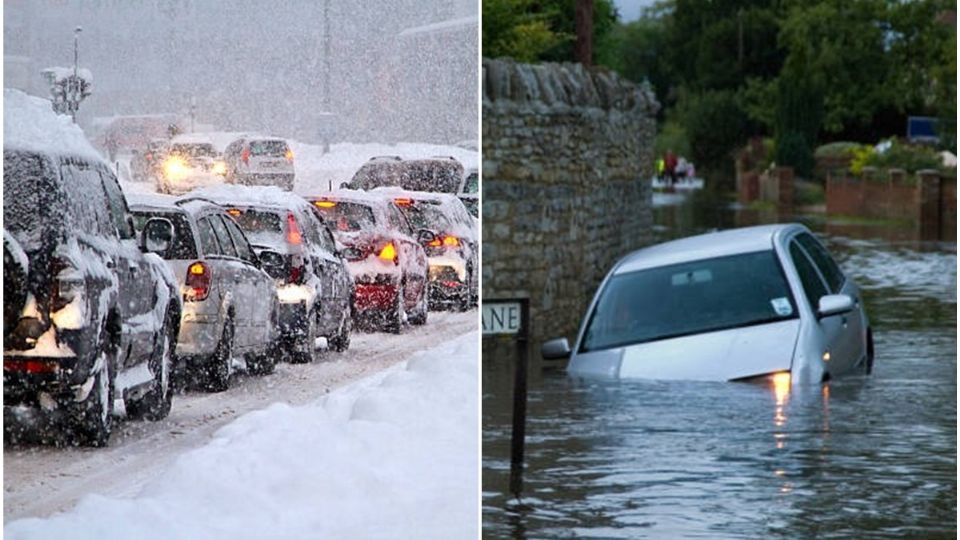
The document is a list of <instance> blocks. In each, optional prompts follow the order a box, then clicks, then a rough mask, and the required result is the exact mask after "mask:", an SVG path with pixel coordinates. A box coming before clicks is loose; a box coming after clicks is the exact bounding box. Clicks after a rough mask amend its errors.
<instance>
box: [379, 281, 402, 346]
mask: <svg viewBox="0 0 960 540" xmlns="http://www.w3.org/2000/svg"><path fill="white" fill-rule="evenodd" d="M403 289H404V287H403V284H402V283H401V284H400V286H399V287H397V301H396V302H394V306H393V307H392V308H391V309H390V311H388V312H387V320H386V321H385V322H384V325H383V329H384V330H385V331H387V332H389V333H391V334H399V333H400V330H401V328H403V315H404V308H403Z"/></svg>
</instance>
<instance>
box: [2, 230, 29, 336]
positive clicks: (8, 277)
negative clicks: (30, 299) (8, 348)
mask: <svg viewBox="0 0 960 540" xmlns="http://www.w3.org/2000/svg"><path fill="white" fill-rule="evenodd" d="M29 270H30V260H29V258H27V254H26V253H25V252H24V251H23V248H21V247H20V243H19V242H17V239H16V238H14V237H13V235H11V234H10V233H8V232H7V230H6V229H4V230H3V340H4V341H8V340H9V339H10V336H11V333H12V332H13V330H14V328H16V327H17V321H19V320H20V314H21V313H22V312H23V307H24V306H25V305H26V303H27V273H28V272H29Z"/></svg>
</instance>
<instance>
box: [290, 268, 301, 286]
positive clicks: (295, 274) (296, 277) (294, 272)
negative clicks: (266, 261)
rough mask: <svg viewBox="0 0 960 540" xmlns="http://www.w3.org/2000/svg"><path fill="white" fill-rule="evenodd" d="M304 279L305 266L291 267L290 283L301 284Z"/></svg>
mask: <svg viewBox="0 0 960 540" xmlns="http://www.w3.org/2000/svg"><path fill="white" fill-rule="evenodd" d="M302 279H303V266H293V265H290V275H289V276H288V279H287V282H288V283H300V280H302Z"/></svg>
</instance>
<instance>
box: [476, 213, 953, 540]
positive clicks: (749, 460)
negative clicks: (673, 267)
mask: <svg viewBox="0 0 960 540" xmlns="http://www.w3.org/2000/svg"><path fill="white" fill-rule="evenodd" d="M777 219H778V218H777V217H776V216H773V217H770V216H757V215H752V214H750V213H745V212H738V211H733V210H731V209H730V205H729V204H727V203H725V202H723V201H715V200H709V199H706V200H700V199H698V200H694V201H693V202H688V203H681V204H669V205H667V206H663V207H661V208H660V209H658V211H657V219H656V222H657V224H658V227H657V235H658V237H659V238H660V239H668V238H672V237H676V236H687V235H690V234H696V233H699V232H704V231H706V230H709V229H711V228H714V227H723V228H727V227H733V226H738V225H749V224H752V223H757V222H764V221H775V220H777ZM779 219H784V220H800V221H804V222H806V223H807V224H808V225H809V226H810V227H811V228H812V229H813V230H814V231H816V232H817V233H818V234H819V235H820V236H821V238H823V239H824V240H825V241H826V243H827V246H828V248H830V249H831V251H832V252H833V253H834V254H835V255H836V256H837V258H838V260H839V262H840V264H841V267H842V268H843V269H844V271H845V272H846V273H847V274H848V275H850V276H852V277H853V279H855V280H856V281H857V282H858V283H859V284H860V285H861V287H862V288H863V290H864V294H863V296H864V300H865V302H866V305H867V313H868V315H869V316H870V319H871V323H872V327H873V329H874V336H875V340H876V351H877V353H876V354H877V356H876V364H875V368H874V372H873V375H871V376H852V377H845V378H839V379H837V380H834V381H831V382H829V383H828V384H826V385H824V386H822V387H820V386H817V387H811V388H797V389H794V390H793V392H791V393H787V394H777V393H776V392H775V391H774V389H773V388H768V387H765V386H760V385H749V384H732V383H700V382H698V383H694V382H679V381H671V382H663V381H630V382H600V381H581V380H576V379H572V378H569V377H567V376H566V375H565V374H564V372H563V371H562V370H558V369H544V370H540V369H536V368H537V367H540V364H539V362H535V363H534V366H535V369H533V371H534V374H533V375H532V376H531V383H530V391H529V398H530V401H529V405H528V415H529V416H528V419H529V421H528V425H527V447H526V456H527V460H526V463H527V468H526V473H525V475H524V483H525V486H524V496H523V499H522V503H523V504H522V505H518V504H516V502H515V501H511V498H512V497H511V496H510V495H508V494H507V493H506V492H507V491H508V490H507V485H508V478H509V467H510V463H509V455H510V443H509V438H510V411H511V408H510V407H511V403H510V396H511V384H512V379H511V372H510V369H509V366H510V365H511V364H510V361H509V360H507V359H496V360H493V361H488V358H486V357H485V358H484V380H483V392H484V396H483V426H484V428H483V429H484V433H483V490H484V493H483V531H484V536H485V537H490V538H567V537H590V538H644V537H649V538H678V537H688V538H689V537H696V538H766V537H773V538H797V537H800V538H813V537H816V538H852V537H857V538H863V537H876V538H906V537H913V538H916V537H924V538H941V537H942V538H954V537H955V534H956V533H955V532H956V519H957V518H956V502H957V496H956V489H957V484H956V457H957V447H956V441H957V430H956V417H957V416H956V415H957V410H956V403H957V394H956V392H957V384H956V373H957V371H956V370H957V366H956V354H957V353H956V324H957V321H956V313H957V306H956V301H957V298H956V282H957V274H956V245H955V244H946V245H945V244H939V243H924V242H918V241H916V240H914V239H910V238H909V235H901V234H899V233H897V232H896V231H894V234H888V232H887V231H883V230H881V229H879V228H870V227H862V226H858V227H857V228H856V229H855V230H854V229H851V228H848V227H844V226H842V225H837V224H835V223H829V222H825V221H824V220H823V219H822V217H821V218H817V217H816V216H813V217H809V216H799V217H797V218H792V219H791V218H779ZM535 355H536V351H535V352H534V356H535Z"/></svg>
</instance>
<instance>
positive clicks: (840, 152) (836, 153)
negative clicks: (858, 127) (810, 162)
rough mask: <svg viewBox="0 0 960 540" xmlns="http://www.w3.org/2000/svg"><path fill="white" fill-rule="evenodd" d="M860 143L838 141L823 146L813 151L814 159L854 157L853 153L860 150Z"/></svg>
mask: <svg viewBox="0 0 960 540" xmlns="http://www.w3.org/2000/svg"><path fill="white" fill-rule="evenodd" d="M860 146H861V145H860V144H859V143H855V142H849V141H837V142H832V143H827V144H823V145H820V146H818V147H817V149H816V150H814V151H813V157H815V158H832V157H838V158H839V157H853V152H854V151H855V150H857V149H858V148H860Z"/></svg>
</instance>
